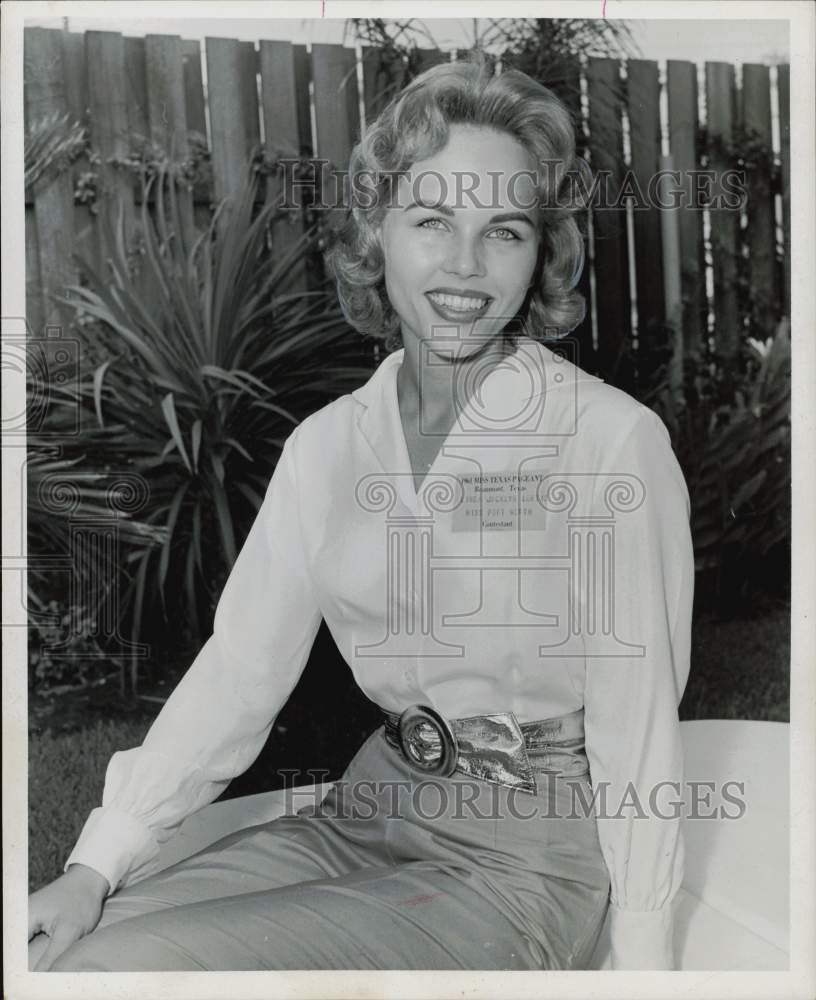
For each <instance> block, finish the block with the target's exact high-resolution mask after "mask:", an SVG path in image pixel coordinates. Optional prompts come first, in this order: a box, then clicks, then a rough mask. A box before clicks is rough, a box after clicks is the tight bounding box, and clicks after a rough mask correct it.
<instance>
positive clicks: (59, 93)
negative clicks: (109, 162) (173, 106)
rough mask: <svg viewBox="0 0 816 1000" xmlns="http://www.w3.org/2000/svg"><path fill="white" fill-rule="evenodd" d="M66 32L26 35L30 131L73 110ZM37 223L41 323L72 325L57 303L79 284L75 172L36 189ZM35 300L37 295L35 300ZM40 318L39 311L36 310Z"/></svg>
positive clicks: (25, 80)
mask: <svg viewBox="0 0 816 1000" xmlns="http://www.w3.org/2000/svg"><path fill="white" fill-rule="evenodd" d="M60 36H61V32H60V31H57V30H55V29H51V28H26V29H24V47H25V48H24V76H23V85H24V98H25V110H26V120H27V126H28V128H31V127H32V125H33V124H34V123H36V122H37V121H39V120H40V119H41V118H43V117H45V116H47V115H49V114H51V113H53V112H54V111H57V112H59V113H60V114H64V113H65V112H67V111H68V110H69V109H68V102H67V99H66V94H65V65H64V60H63V52H62V39H61V37H60ZM33 195H34V220H35V226H36V231H37V251H38V255H39V259H40V279H41V280H40V288H41V302H40V314H41V323H43V322H44V323H50V324H54V325H63V326H66V327H67V325H68V323H69V321H70V318H71V311H70V309H68V308H67V307H65V306H60V305H58V304H57V303H55V302H54V300H53V298H52V296H53V295H63V294H64V290H65V286H66V285H67V284H72V283H75V282H76V281H77V277H78V276H77V272H76V267H75V265H74V263H73V261H72V259H71V253H72V251H73V250H74V245H73V234H74V185H73V178H72V176H71V171H70V170H63V171H61V172H60V173H58V174H57V175H56V176H55V177H52V176H45V177H43V178H41V180H40V181H39V182H37V183H36V184H35V185H34V191H33ZM32 298H33V295H32ZM34 313H35V315H36V306H35V307H34Z"/></svg>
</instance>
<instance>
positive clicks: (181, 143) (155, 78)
mask: <svg viewBox="0 0 816 1000" xmlns="http://www.w3.org/2000/svg"><path fill="white" fill-rule="evenodd" d="M145 69H146V73H147V105H148V119H149V127H150V141H151V142H152V143H154V144H155V145H157V146H158V147H159V148H160V149H162V150H163V151H165V152H166V153H167V155H168V157H169V158H170V159H171V160H172V161H175V162H179V161H182V160H186V159H187V156H188V154H189V147H188V144H187V109H186V107H185V103H184V64H183V57H182V49H181V39H180V38H179V37H178V36H177V35H148V36H147V37H146V38H145ZM176 191H177V195H178V205H179V212H180V214H181V219H182V225H183V226H184V230H185V234H186V235H185V240H186V241H187V246H188V247H190V246H192V237H193V202H192V196H191V192H190V191H188V190H187V188H186V186H185V185H184V184H177V186H176Z"/></svg>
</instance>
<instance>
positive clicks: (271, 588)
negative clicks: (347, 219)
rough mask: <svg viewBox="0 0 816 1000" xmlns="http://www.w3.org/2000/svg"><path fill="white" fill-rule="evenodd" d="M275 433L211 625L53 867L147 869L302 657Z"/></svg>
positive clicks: (240, 758)
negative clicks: (262, 483)
mask: <svg viewBox="0 0 816 1000" xmlns="http://www.w3.org/2000/svg"><path fill="white" fill-rule="evenodd" d="M296 435H297V431H295V432H294V433H293V434H292V435H291V436H290V437H289V439H288V440H287V441H286V443H285V446H284V448H283V452H282V454H281V457H280V459H279V461H278V464H277V467H276V469H275V472H274V475H273V476H272V479H271V482H270V484H269V488H268V490H267V492H266V496H265V498H264V501H263V504H262V506H261V509H260V511H259V513H258V516H257V518H256V520H255V522H254V524H253V526H252V529H251V531H250V533H249V535H248V537H247V540H246V543H245V544H244V546H243V548H242V550H241V552H240V554H239V556H238V559H237V560H236V562H235V565H234V567H233V569H232V572H231V574H230V576H229V579H228V580H227V583H226V586H225V588H224V591H223V593H222V595H221V599H220V601H219V603H218V608H217V610H216V614H215V624H214V628H213V634H212V636H211V637H210V638H209V639H208V640H207V642H206V643H205V644H204V646H203V648H202V649H201V651H200V653H199V654H198V656H197V657H196V658H195V660H194V662H193V664H192V666H191V667H190V668H189V670H188V671H187V673H186V674H185V675H184V677H183V678H182V680H181V681H180V683H179V684H178V686H177V687H176V689H175V690H174V691H173V693H172V694H171V696H170V698H169V699H168V700H167V702H166V704H165V705H164V707H163V708H162V710H161V712H160V713H159V715H158V717H157V718H156V720H155V722H154V723H153V725H152V726H151V728H150V730H149V731H148V733H147V736H146V737H145V740H144V743H143V744H142V745H141V746H140V747H136V748H134V749H132V750H124V751H120V752H119V753H115V754H114V755H113V757H112V758H111V761H110V764H109V765H108V769H107V773H106V777H105V787H104V793H103V797H102V805H101V807H100V808H97V809H94V810H93V812H92V813H91V814H90V816H89V818H88V820H87V822H86V823H85V826H84V828H83V830H82V833H81V835H80V837H79V840H78V841H77V844H76V846H75V847H74V849H73V851H72V852H71V855H70V857H69V858H68V860H67V862H66V865H65V868H66V870H67V869H68V867H69V866H70V865H73V864H83V865H86V866H88V867H89V868H93V869H94V870H95V871H97V872H99V873H100V874H102V875H104V877H105V878H106V879H107V881H108V884H109V892H113V891H114V890H115V889H116V888H118V887H119V886H121V885H126V884H128V883H130V882H133V881H136V880H137V879H139V878H143V877H144V876H145V875H147V874H150V871H151V870H152V868H153V864H154V862H155V860H156V857H157V855H158V853H159V844H160V843H162V841H165V840H167V839H168V838H169V837H170V836H171V835H172V834H173V833H174V831H175V830H176V829H177V828H178V826H179V825H180V824H181V822H182V821H183V820H184V819H185V818H186V817H187V816H189V815H190V814H191V813H193V812H195V811H196V810H198V809H200V808H202V806H205V805H207V804H208V803H209V802H212V801H213V799H215V798H216V797H217V796H218V795H219V794H220V793H221V792H222V791H223V790H224V789H225V788H226V787H227V785H228V784H229V782H230V781H231V780H232V779H233V778H235V777H236V776H237V775H239V774H241V773H242V772H243V771H245V770H246V769H247V768H248V767H249V765H250V764H251V763H252V762H253V760H254V759H255V758H256V757H257V755H258V753H259V752H260V750H261V749H262V747H263V745H264V742H265V741H266V738H267V736H268V735H269V732H270V730H271V727H272V725H273V723H274V720H275V718H276V716H277V714H278V712H279V711H280V710H281V708H282V707H283V705H284V704H285V702H286V699H287V698H288V697H289V694H290V693H291V691H292V689H293V688H294V686H295V684H296V683H297V680H298V678H299V677H300V674H301V672H302V670H303V667H304V665H305V663H306V659H307V657H308V655H309V651H310V649H311V646H312V643H313V641H314V637H315V634H316V632H317V629H318V627H319V625H320V619H321V611H320V607H319V605H318V601H317V598H316V596H315V592H314V589H313V586H312V581H311V578H310V576H309V570H308V566H307V565H306V561H305V556H304V547H303V540H302V533H301V524H300V506H299V503H298V492H297V482H296V476H295V463H294V460H293V455H292V450H293V447H295V439H296Z"/></svg>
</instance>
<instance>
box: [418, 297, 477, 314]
mask: <svg viewBox="0 0 816 1000" xmlns="http://www.w3.org/2000/svg"><path fill="white" fill-rule="evenodd" d="M428 298H429V299H430V300H431V301H432V302H435V303H436V304H437V305H440V306H444V307H445V308H446V309H459V310H461V311H462V312H473V311H474V310H475V309H482V308H484V306H486V305H487V303H488V299H473V298H463V297H461V296H459V295H440V294H439V293H438V292H431V293H429V295H428Z"/></svg>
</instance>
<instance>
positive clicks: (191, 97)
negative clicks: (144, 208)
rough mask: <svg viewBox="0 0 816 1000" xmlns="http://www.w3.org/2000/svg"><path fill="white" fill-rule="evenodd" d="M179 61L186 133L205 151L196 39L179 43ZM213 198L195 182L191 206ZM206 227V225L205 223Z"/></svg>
mask: <svg viewBox="0 0 816 1000" xmlns="http://www.w3.org/2000/svg"><path fill="white" fill-rule="evenodd" d="M181 59H182V67H183V70H184V114H185V117H186V119H187V130H188V133H190V132H195V133H197V134H198V136H199V137H200V139H201V141H202V142H203V143H204V145H205V146H206V148H207V149H209V148H210V143H209V141H208V139H207V111H206V103H205V100H204V80H203V77H202V75H201V44H200V43H199V41H198V39H192V40H190V39H185V40H183V41H182V43H181ZM212 198H213V191H212V187H211V185H209V184H207V183H206V181H204V180H201V179H199V180H197V181H196V183H195V184H194V185H193V205H194V206H197V205H198V204H199V203H201V204H203V205H204V206H207V205H209V203H210V202H211V201H212ZM193 214H194V221H195V223H196V228H201V227H200V226H199V225H198V211H197V208H194V212H193ZM205 225H206V223H205Z"/></svg>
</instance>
